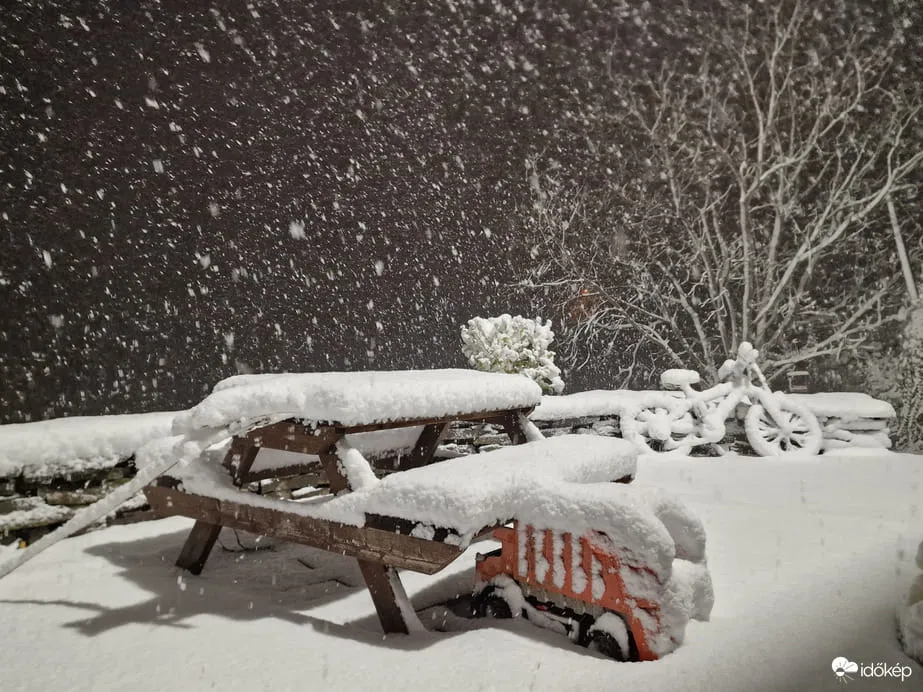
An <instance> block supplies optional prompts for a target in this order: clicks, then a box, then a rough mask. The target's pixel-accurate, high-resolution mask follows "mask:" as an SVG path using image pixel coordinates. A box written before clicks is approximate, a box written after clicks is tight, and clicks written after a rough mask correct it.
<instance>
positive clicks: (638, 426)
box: [619, 395, 696, 455]
mask: <svg viewBox="0 0 923 692" xmlns="http://www.w3.org/2000/svg"><path fill="white" fill-rule="evenodd" d="M619 427H620V428H621V430H622V437H623V438H624V439H626V440H628V441H629V442H632V443H633V444H634V445H635V446H636V447H638V449H640V450H641V452H642V453H647V452H653V453H658V454H679V455H684V454H688V453H689V452H690V450H691V449H692V444H691V440H692V438H693V437H694V436H695V429H696V423H695V419H694V418H693V415H692V412H691V410H690V402H689V401H688V400H687V399H677V398H675V397H671V396H669V395H664V397H663V399H662V400H657V401H654V402H652V403H650V404H649V405H647V406H643V407H638V408H635V409H634V410H630V411H626V412H625V414H624V415H623V416H622V419H621V421H620V422H619Z"/></svg>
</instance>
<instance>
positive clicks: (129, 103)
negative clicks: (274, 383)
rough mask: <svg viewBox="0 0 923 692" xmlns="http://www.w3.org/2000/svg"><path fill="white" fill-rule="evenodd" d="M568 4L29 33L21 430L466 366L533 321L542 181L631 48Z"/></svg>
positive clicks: (11, 405)
mask: <svg viewBox="0 0 923 692" xmlns="http://www.w3.org/2000/svg"><path fill="white" fill-rule="evenodd" d="M541 4H542V3H539V5H541ZM544 4H545V5H546V6H547V7H546V8H545V9H546V12H545V13H543V12H542V10H541V8H540V7H539V6H536V7H537V8H538V9H536V8H532V9H529V10H524V11H514V10H511V9H505V6H508V5H510V3H496V6H495V3H480V2H477V3H464V2H459V3H453V2H446V3H396V4H394V5H386V4H385V3H381V2H378V1H377V0H376V1H373V2H346V3H336V2H313V3H303V2H286V1H284V0H282V1H279V2H253V3H243V2H215V3H211V4H210V6H208V7H202V6H199V7H198V8H196V9H190V7H192V6H193V5H192V4H191V3H187V2H176V1H170V0H166V1H164V2H152V1H150V0H141V1H140V2H136V1H133V2H103V3H98V2H79V1H68V2H66V3H65V2H26V3H17V4H15V5H14V9H12V10H10V9H6V10H4V12H3V15H2V17H0V65H2V68H0V70H2V75H0V150H2V159H0V160H2V167H3V168H2V171H0V184H2V188H0V208H2V212H3V213H2V219H0V248H2V249H0V300H2V304H3V308H2V310H0V379H2V381H0V422H14V421H19V420H25V419H28V418H39V417H48V416H54V415H79V414H98V413H104V412H127V411H143V410H151V409H162V408H176V407H182V406H187V405H190V404H191V403H193V402H194V401H195V400H196V399H197V397H199V396H200V395H201V393H202V391H203V390H204V389H206V388H210V387H211V385H213V384H214V382H215V381H217V380H218V379H220V378H222V377H225V376H228V375H230V374H234V373H235V372H236V371H237V369H236V365H235V361H240V362H243V363H246V364H247V366H249V367H251V368H253V369H255V370H257V371H268V370H312V369H331V368H333V369H340V368H347V369H367V368H370V367H374V368H392V367H431V366H462V365H463V360H462V357H461V354H460V348H459V340H458V328H459V325H460V324H461V323H463V322H464V321H466V320H467V319H469V318H470V317H472V316H474V315H477V314H481V315H487V314H496V313H499V312H504V311H512V312H517V311H520V310H523V309H528V308H527V303H526V302H525V301H524V299H523V297H522V296H517V295H515V294H514V292H513V291H511V290H510V289H507V288H504V287H503V284H504V283H505V282H507V281H509V280H510V279H511V277H512V272H511V270H510V265H511V263H519V264H521V262H522V261H523V260H522V254H521V253H522V250H523V249H522V248H521V247H518V246H517V240H518V239H519V235H518V234H517V230H518V222H517V213H518V211H517V210H518V209H520V208H521V206H522V205H524V204H527V203H528V187H527V180H526V173H525V159H526V158H527V157H528V156H529V155H530V154H533V153H535V152H538V151H546V150H547V149H548V148H549V147H561V146H562V138H560V137H556V136H555V134H554V133H555V128H556V122H558V121H559V120H560V118H561V117H562V113H564V112H565V111H567V108H568V104H569V103H570V102H571V101H572V100H573V99H577V98H579V97H580V95H579V93H577V90H574V89H572V88H571V87H570V85H569V84H568V82H569V75H570V74H571V73H572V70H573V69H574V66H575V65H576V64H578V63H580V62H581V61H582V60H583V58H582V57H581V55H582V53H583V51H582V46H584V45H585V43H586V41H587V40H588V37H589V36H593V37H595V38H594V39H593V40H595V41H597V42H599V41H603V40H605V39H607V38H608V34H609V33H610V32H609V31H608V30H607V29H606V28H605V26H604V25H600V23H599V22H598V21H597V20H598V14H599V11H598V10H596V9H586V8H585V3H576V4H575V7H584V9H582V10H581V9H575V10H573V11H568V10H566V9H561V8H559V10H558V11H556V12H555V14H553V15H552V14H551V13H549V12H547V9H548V7H552V6H554V5H555V3H544Z"/></svg>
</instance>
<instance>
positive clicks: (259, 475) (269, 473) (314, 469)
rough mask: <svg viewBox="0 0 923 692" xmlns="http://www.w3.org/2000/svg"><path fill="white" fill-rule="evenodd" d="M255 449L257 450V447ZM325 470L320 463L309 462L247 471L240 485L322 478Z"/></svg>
mask: <svg viewBox="0 0 923 692" xmlns="http://www.w3.org/2000/svg"><path fill="white" fill-rule="evenodd" d="M256 449H259V448H258V447H257V448H256ZM324 473H325V469H324V466H323V464H322V463H321V462H320V461H310V462H307V463H304V464H291V465H289V466H273V467H270V468H265V469H260V470H259V471H249V472H248V473H247V476H246V478H245V479H244V480H243V481H242V482H241V483H240V485H247V484H248V483H257V482H259V481H267V480H270V479H275V478H280V479H281V478H291V477H293V476H309V475H310V476H320V477H323V478H324V480H326V477H325V476H324Z"/></svg>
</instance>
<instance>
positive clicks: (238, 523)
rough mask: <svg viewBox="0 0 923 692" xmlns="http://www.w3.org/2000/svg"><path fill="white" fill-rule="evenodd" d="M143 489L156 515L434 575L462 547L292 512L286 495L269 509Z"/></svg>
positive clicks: (172, 490)
mask: <svg viewBox="0 0 923 692" xmlns="http://www.w3.org/2000/svg"><path fill="white" fill-rule="evenodd" d="M144 493H145V495H146V496H147V500H148V502H149V503H150V505H151V508H152V509H153V510H154V514H155V515H156V516H157V517H158V518H163V517H169V516H184V517H190V518H192V519H195V520H197V521H202V522H205V523H208V524H214V525H220V526H227V527H230V528H235V529H239V530H241V531H248V532H250V533H254V534H257V535H263V536H272V537H274V538H278V539H280V540H285V541H291V542H293V543H300V544H303V545H308V546H311V547H314V548H321V549H323V550H327V551H329V552H333V553H338V554H341V555H347V556H350V557H355V558H359V559H362V560H368V561H370V562H378V563H381V564H386V565H390V566H392V567H399V568H401V569H409V570H413V571H415V572H421V573H423V574H435V573H436V572H438V571H439V570H441V569H443V568H444V567H446V566H447V565H448V564H449V563H451V562H452V561H453V560H455V558H457V557H458V556H459V555H461V553H462V552H463V551H462V550H461V549H460V548H459V547H458V546H454V545H449V544H445V543H437V542H434V541H427V540H423V539H421V538H414V537H413V536H402V535H401V534H399V533H391V532H388V531H381V530H379V529H374V528H369V527H357V526H349V525H347V524H341V523H339V522H334V521H327V520H324V519H314V518H311V517H305V516H301V515H298V514H294V513H292V512H290V511H287V510H286V504H287V503H286V501H285V500H278V501H276V502H277V503H278V504H279V508H278V509H275V508H272V509H270V508H268V507H256V506H253V505H248V504H245V503H239V502H231V501H228V500H217V499H215V498H211V497H205V496H202V495H192V494H190V493H184V492H181V491H179V490H176V489H172V488H166V487H159V486H155V485H149V486H147V487H146V488H145V489H144Z"/></svg>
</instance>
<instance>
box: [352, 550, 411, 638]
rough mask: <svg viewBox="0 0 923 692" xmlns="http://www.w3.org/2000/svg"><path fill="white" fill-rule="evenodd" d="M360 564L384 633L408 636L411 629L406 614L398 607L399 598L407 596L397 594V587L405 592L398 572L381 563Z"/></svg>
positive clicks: (363, 562)
mask: <svg viewBox="0 0 923 692" xmlns="http://www.w3.org/2000/svg"><path fill="white" fill-rule="evenodd" d="M358 562H359V569H360V570H361V571H362V577H363V579H365V584H366V586H368V589H369V594H371V596H372V603H374V604H375V610H376V611H377V612H378V619H379V620H380V621H381V628H382V630H384V633H385V634H408V633H409V632H410V628H409V627H408V626H407V622H406V621H405V620H404V613H403V612H402V611H401V608H400V606H399V605H398V597H401V598H403V597H405V594H403V593H401V594H398V593H396V592H395V587H397V588H400V589H401V590H402V591H403V585H401V582H400V577H399V576H398V574H397V570H396V569H395V568H394V567H389V566H388V565H383V564H381V563H379V562H370V561H368V560H359V561H358ZM395 582H396V584H395Z"/></svg>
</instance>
